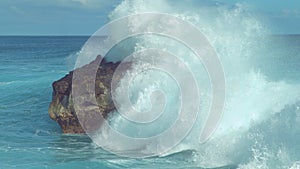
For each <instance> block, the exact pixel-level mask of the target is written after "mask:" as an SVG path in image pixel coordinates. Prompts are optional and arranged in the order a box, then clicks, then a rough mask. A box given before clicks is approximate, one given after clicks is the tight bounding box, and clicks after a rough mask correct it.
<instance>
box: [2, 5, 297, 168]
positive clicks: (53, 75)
mask: <svg viewBox="0 0 300 169" xmlns="http://www.w3.org/2000/svg"><path fill="white" fill-rule="evenodd" d="M163 2H164V1H163V0H155V1H151V3H150V4H148V5H147V4H145V3H138V1H127V0H125V1H122V3H120V4H119V5H118V6H117V7H116V8H115V9H114V10H113V11H112V12H111V14H110V16H109V19H110V20H114V19H118V18H120V17H122V16H125V15H128V14H135V13H139V12H164V13H170V14H175V15H176V16H177V17H179V18H181V19H183V20H185V21H187V22H189V23H192V24H193V25H194V26H195V27H197V28H198V29H199V30H200V31H201V32H202V33H203V34H204V35H205V36H206V37H207V39H208V41H209V42H210V43H211V45H212V46H213V47H214V49H215V50H216V53H217V55H218V58H219V59H220V62H221V63H222V66H223V70H224V75H225V80H226V100H225V106H224V111H223V116H222V118H221V121H220V124H219V126H218V128H217V130H216V131H215V132H214V133H213V135H212V137H211V138H210V139H209V140H208V141H207V142H204V143H199V136H200V132H201V129H202V127H203V123H204V120H205V118H206V115H207V114H205V113H206V112H207V110H208V108H209V105H210V101H211V99H212V97H211V91H212V90H211V86H210V84H209V78H208V75H207V72H206V70H205V67H204V66H203V65H202V64H201V63H200V62H199V63H198V61H199V60H196V59H195V55H194V53H193V52H190V51H189V49H188V48H186V47H184V45H182V44H180V43H179V42H178V41H176V40H174V39H170V38H167V37H159V38H157V37H155V36H154V35H142V36H140V37H138V38H136V39H135V38H133V39H127V40H124V41H122V42H120V44H118V45H116V46H114V48H113V49H112V51H111V52H110V53H108V55H107V58H106V59H107V60H108V61H116V60H122V59H124V58H125V57H126V56H127V55H128V54H130V53H133V52H136V51H141V50H143V49H145V48H152V49H153V48H161V47H163V48H164V50H168V51H171V52H172V53H173V54H177V55H178V58H180V59H181V61H182V62H183V63H185V64H186V65H187V66H189V68H190V70H191V72H192V73H193V75H194V78H195V81H196V82H197V84H201V85H200V87H199V88H200V89H201V90H200V92H199V93H200V95H201V100H200V101H201V104H200V105H199V107H201V109H200V113H199V115H198V116H197V118H195V123H194V126H193V128H192V129H191V131H189V132H188V135H187V137H186V138H185V139H184V140H182V142H181V143H180V144H178V145H177V146H176V147H174V149H172V150H171V151H168V152H166V153H164V154H163V155H160V156H153V157H148V158H129V157H123V156H118V155H115V154H113V153H111V152H109V151H106V150H104V149H103V147H101V145H102V143H103V145H109V146H111V147H112V148H113V149H115V150H126V148H129V147H130V148H132V149H135V150H138V151H142V150H145V149H146V150H147V149H153V148H154V147H153V145H151V144H149V145H148V144H147V145H145V144H141V145H138V144H136V145H135V144H130V142H129V143H128V142H125V141H124V142H123V140H117V139H115V140H111V142H105V138H107V137H109V136H110V134H112V133H110V132H109V131H108V130H106V128H105V129H103V131H102V133H100V135H99V138H98V140H97V139H96V141H100V142H102V143H101V144H98V143H95V140H94V139H93V140H92V139H91V138H90V137H88V136H86V135H71V134H63V133H62V132H61V129H60V127H59V126H58V124H57V123H56V122H54V121H52V120H51V119H50V117H49V115H48V107H49V104H50V102H51V99H52V86H51V84H52V83H53V82H54V81H56V80H58V79H60V78H62V77H63V76H65V75H66V74H67V73H68V72H69V71H71V70H73V69H74V67H76V66H75V65H76V63H77V58H78V57H84V56H87V55H88V53H89V52H91V53H93V52H94V51H92V50H93V49H95V48H94V47H93V46H87V44H86V41H87V40H88V39H89V38H90V37H89V36H0V65H1V66H0V91H1V97H0V169H2V168H3V169H14V168H26V169H40V168H55V169H56V168H78V169H82V168H100V169H122V168H132V169H143V168H149V169H151V168H163V169H169V168H172V169H173V168H182V169H188V168H199V169H201V168H223V169H257V168H261V169H299V168H300V143H299V140H300V125H299V124H300V76H299V75H300V35H289V34H286V35H273V34H272V33H270V31H269V29H268V26H266V23H265V22H263V21H262V20H263V19H261V17H260V16H258V15H252V13H251V12H250V13H249V12H247V10H246V9H245V8H244V7H243V6H242V5H241V4H239V5H236V6H234V7H230V8H228V7H223V6H218V5H217V6H215V4H213V5H211V4H209V5H208V6H205V5H204V6H201V7H199V8H198V7H197V8H195V7H194V6H189V5H188V4H186V5H181V4H180V3H179V2H178V3H175V4H173V6H169V5H168V4H166V3H163ZM221 5H222V4H221ZM132 22H133V23H131V24H132V25H131V26H132V27H130V28H136V27H135V26H137V27H138V26H140V25H147V22H143V20H133V21H132ZM140 23H142V24H140ZM120 28H121V29H125V28H124V27H116V29H112V30H111V32H109V33H112V34H114V33H118V32H117V31H118V29H120ZM133 30H134V29H133ZM114 31H116V32H114ZM119 31H120V30H119ZM180 31H182V30H179V32H180ZM83 49H89V50H83ZM85 52H88V53H85ZM96 52H98V51H96ZM97 54H98V53H97ZM92 57H95V56H92ZM157 57H158V58H157ZM83 59H84V58H83ZM155 59H156V60H155V61H166V62H167V63H168V60H166V59H165V58H163V57H161V58H160V56H156V58H155ZM172 63H173V62H172ZM174 63H176V62H174ZM135 66H136V67H135ZM169 66H170V67H168V68H174V67H176V66H180V65H176V64H172V65H169ZM134 68H135V69H137V70H138V69H143V65H134ZM178 70H182V69H178ZM185 75H186V74H184V73H183V74H180V71H179V74H178V77H179V78H182V79H184V77H185ZM133 76H135V74H133V73H131V72H128V73H126V76H124V78H123V79H122V80H123V81H125V82H126V81H129V80H131V78H132V77H133ZM131 82H132V84H130V85H129V86H130V87H131V88H130V92H131V93H132V94H131V95H130V100H131V101H132V103H133V105H134V106H135V108H137V110H149V107H151V104H149V97H148V96H151V93H152V92H153V91H154V90H156V89H158V88H161V89H162V90H163V91H164V94H165V95H164V96H165V97H164V98H165V100H166V107H165V108H166V109H165V111H164V112H163V114H162V116H161V117H162V118H161V119H159V118H158V120H157V121H155V122H153V123H150V124H149V125H144V124H142V125H136V123H131V122H128V120H125V119H122V117H121V116H119V115H118V114H117V113H114V114H113V115H111V116H110V117H109V119H108V120H109V124H110V125H111V126H112V127H113V128H114V129H116V130H117V131H119V132H120V133H124V134H125V135H127V136H129V137H135V138H143V137H151V136H154V135H156V134H159V133H161V132H163V131H164V130H165V129H167V128H168V127H170V126H171V125H172V124H173V123H172V122H173V121H174V120H176V117H177V115H178V112H177V109H178V108H180V106H179V101H178V99H177V98H178V96H179V94H180V90H179V89H178V86H177V85H174V84H173V83H172V82H174V79H172V78H170V77H169V76H166V75H165V74H160V73H159V72H155V71H152V72H151V71H150V72H148V73H140V74H138V75H136V78H134V79H133V80H132V81H131ZM206 82H207V83H206ZM181 87H182V86H181ZM183 87H188V85H186V86H185V85H184V86H183ZM127 88H128V84H127V83H120V85H119V86H118V88H117V89H118V90H117V91H119V93H118V92H116V96H117V97H120V96H122V93H121V92H122V91H124V89H127ZM159 101H160V100H159ZM189 101H192V100H188V101H187V102H186V103H190V102H189ZM202 112H203V113H202ZM180 120H183V119H180ZM180 129H181V128H180V127H179V128H178V133H180V132H181V131H180ZM183 132H186V131H183ZM164 141H165V142H164ZM161 143H162V145H164V143H168V140H162V142H161ZM154 146H156V145H154Z"/></svg>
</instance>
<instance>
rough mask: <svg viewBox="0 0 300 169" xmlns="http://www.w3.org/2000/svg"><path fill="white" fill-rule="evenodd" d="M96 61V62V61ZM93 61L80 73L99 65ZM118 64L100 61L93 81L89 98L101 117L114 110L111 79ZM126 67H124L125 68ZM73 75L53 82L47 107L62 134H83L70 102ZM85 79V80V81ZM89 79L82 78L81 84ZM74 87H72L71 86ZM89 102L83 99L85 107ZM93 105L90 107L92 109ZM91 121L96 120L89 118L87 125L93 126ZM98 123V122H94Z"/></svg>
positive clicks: (87, 114) (71, 101)
mask: <svg viewBox="0 0 300 169" xmlns="http://www.w3.org/2000/svg"><path fill="white" fill-rule="evenodd" d="M97 59H101V57H100V56H98V57H97ZM97 59H96V60H97ZM96 60H95V61H93V62H91V63H90V64H88V65H85V66H83V67H81V68H79V69H80V71H81V72H88V71H89V70H90V69H91V67H92V66H94V65H93V64H95V63H99V62H96ZM119 64H120V62H117V63H112V62H104V61H102V62H101V64H100V66H99V67H98V71H97V74H96V81H95V95H96V96H91V97H96V100H97V103H98V105H97V106H98V108H99V110H100V112H101V116H102V117H104V118H106V117H107V115H108V114H109V113H110V112H112V111H113V110H115V106H114V103H113V101H112V98H111V90H112V89H111V80H112V77H113V74H114V72H115V70H116V68H117V67H118V65H119ZM127 65H128V66H127V68H128V69H129V67H130V63H128V64H127ZM125 67H126V66H125ZM73 73H74V71H71V72H70V73H69V74H68V75H66V76H65V77H63V78H61V79H60V80H58V81H55V82H54V83H53V84H52V88H53V96H52V102H51V103H50V106H49V111H48V112H49V116H50V118H51V119H53V120H55V121H56V122H57V123H58V124H59V125H60V127H61V128H62V131H63V133H73V134H74V133H85V131H84V130H83V127H82V126H81V125H80V123H79V121H78V118H77V114H76V112H75V110H74V105H73V100H72V96H71V93H72V80H73ZM85 78H87V79H85ZM88 78H89V77H84V81H83V83H85V80H86V81H88V80H89V79H88ZM120 78H121V77H120ZM73 87H74V86H73ZM85 90H86V89H80V91H82V92H86V91H85ZM86 100H89V99H88V98H84V101H85V103H84V104H86V106H89V104H90V103H89V102H88V101H86ZM92 106H93V105H91V107H92ZM84 115H86V116H94V115H93V114H89V112H86V114H84ZM91 119H96V118H89V122H88V123H89V124H93V123H95V122H91V121H90V120H91ZM96 123H99V122H96ZM88 127H89V126H84V128H85V129H86V128H88Z"/></svg>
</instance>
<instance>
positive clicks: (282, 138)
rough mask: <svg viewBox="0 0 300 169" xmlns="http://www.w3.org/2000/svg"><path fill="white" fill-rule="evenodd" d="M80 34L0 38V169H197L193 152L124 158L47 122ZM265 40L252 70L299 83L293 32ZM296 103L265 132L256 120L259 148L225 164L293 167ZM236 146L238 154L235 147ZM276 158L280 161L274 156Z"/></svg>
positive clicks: (299, 56)
mask: <svg viewBox="0 0 300 169" xmlns="http://www.w3.org/2000/svg"><path fill="white" fill-rule="evenodd" d="M87 39H88V37H83V36H6V37H4V36H3V37H0V63H1V69H0V70H1V74H0V76H1V77H0V79H1V81H0V89H1V99H0V126H1V132H0V138H1V139H0V142H1V144H0V150H1V151H0V168H3V169H9V168H125V167H130V168H198V167H205V166H201V165H198V164H197V162H196V161H197V160H195V159H193V158H195V157H194V152H193V151H183V152H181V153H176V154H173V155H170V156H167V157H152V158H146V159H129V158H123V157H118V156H116V155H113V154H111V153H108V152H106V151H104V150H102V149H101V148H99V147H97V146H96V145H94V144H93V143H92V141H91V139H89V137H87V136H85V135H68V134H62V133H61V130H60V128H59V126H58V125H57V124H56V123H55V122H54V121H52V120H50V118H49V116H48V113H47V110H48V106H49V103H50V102H51V96H52V87H51V83H52V82H53V81H55V80H57V79H59V78H61V77H63V76H64V75H65V74H67V73H68V72H69V71H70V70H72V64H74V58H72V56H73V55H74V54H76V52H78V51H79V50H80V49H81V47H82V45H83V44H84V42H85V41H86V40H87ZM272 42H273V44H274V45H275V46H276V45H278V46H276V47H274V50H273V49H272V50H271V51H270V53H269V55H268V56H266V57H265V58H262V60H263V61H262V62H260V63H258V64H257V67H258V68H259V69H260V71H261V72H262V73H265V74H266V76H267V77H268V78H269V79H272V80H274V81H284V82H289V83H292V84H299V83H300V78H299V73H300V65H299V64H300V47H299V46H300V45H299V44H300V36H298V35H281V36H272ZM279 44H281V45H280V46H279ZM282 45H283V46H282ZM284 45H286V46H284ZM264 50H266V49H264ZM268 99H272V98H271V97H270V98H266V100H265V102H268ZM299 106H300V104H299V103H295V104H291V105H287V106H286V107H285V108H284V109H283V110H281V111H279V112H277V114H276V115H274V116H275V117H272V118H270V119H273V120H274V121H275V122H273V123H274V126H272V129H269V128H268V126H269V127H270V124H264V123H268V120H270V119H267V120H266V121H265V122H262V123H260V124H259V125H256V126H255V127H253V129H251V130H255V131H257V133H256V134H257V135H258V134H261V133H264V134H266V136H267V135H271V136H270V137H268V138H266V139H263V140H261V142H260V144H262V145H259V146H258V145H255V144H254V145H253V147H252V148H253V149H254V148H255V146H258V147H257V151H262V150H265V151H266V152H257V153H258V154H255V153H254V154H252V155H251V153H250V155H249V156H246V157H245V159H244V161H240V164H238V163H228V165H230V167H228V168H237V167H239V166H240V167H241V166H242V165H250V163H251V165H254V166H252V168H255V165H266V167H268V166H269V165H270V166H273V165H276V166H277V165H279V164H277V163H278V161H280V160H282V161H281V162H280V165H282V166H280V167H286V168H292V166H293V165H296V164H297V162H296V161H297V160H299V159H300V154H299V152H300V151H299V148H300V144H299V139H300V127H299V123H297V120H298V118H299V116H298V115H299V113H300V110H299ZM277 116H279V117H277ZM249 133H252V134H253V133H255V132H250V131H249ZM261 139H262V138H261ZM264 144H266V145H264ZM269 144H278V145H276V146H278V147H277V148H278V150H276V151H275V150H274V151H273V150H272V149H269V148H270V147H272V146H269ZM260 146H261V147H260ZM281 148H282V149H281ZM216 149H217V148H216ZM237 151H243V147H241V149H240V150H239V149H237ZM245 151H246V152H248V151H249V150H248V149H246V150H245ZM265 153H270V154H265ZM271 153H275V154H273V155H276V158H275V157H269V156H271ZM246 154H247V153H246ZM255 155H257V156H258V157H256V156H255ZM277 155H278V158H283V159H278V158H277ZM226 158H228V157H226ZM268 158H270V159H268ZM251 159H252V160H253V161H251ZM247 160H248V161H249V163H247ZM272 160H274V161H272ZM243 163H244V164H243ZM252 163H253V164H252ZM272 163H274V164H272ZM297 166H298V167H299V165H297ZM225 168H227V167H225ZM248 168H249V167H248ZM250 168H251V167H250ZM270 168H271V167H270ZM294 168H297V167H294Z"/></svg>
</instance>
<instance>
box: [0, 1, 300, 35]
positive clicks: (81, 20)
mask: <svg viewBox="0 0 300 169" xmlns="http://www.w3.org/2000/svg"><path fill="white" fill-rule="evenodd" d="M186 1H187V3H189V1H191V0H186ZM192 1H193V0H192ZM199 1H201V0H194V3H195V2H196V3H197V2H199ZM214 1H219V2H222V3H226V4H229V5H230V4H235V3H237V2H238V3H247V4H249V5H250V6H251V7H252V9H253V11H254V12H257V13H259V14H261V15H262V16H264V17H265V19H266V20H267V21H268V22H269V23H271V24H270V25H271V28H272V33H274V34H300V0H214ZM120 2H121V0H1V1H0V35H91V34H93V33H94V32H95V31H96V30H98V29H99V28H100V27H101V26H103V25H104V24H105V23H107V22H108V15H109V13H110V12H111V11H112V10H113V9H114V8H115V7H116V6H117V5H118V4H119V3H120Z"/></svg>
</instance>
